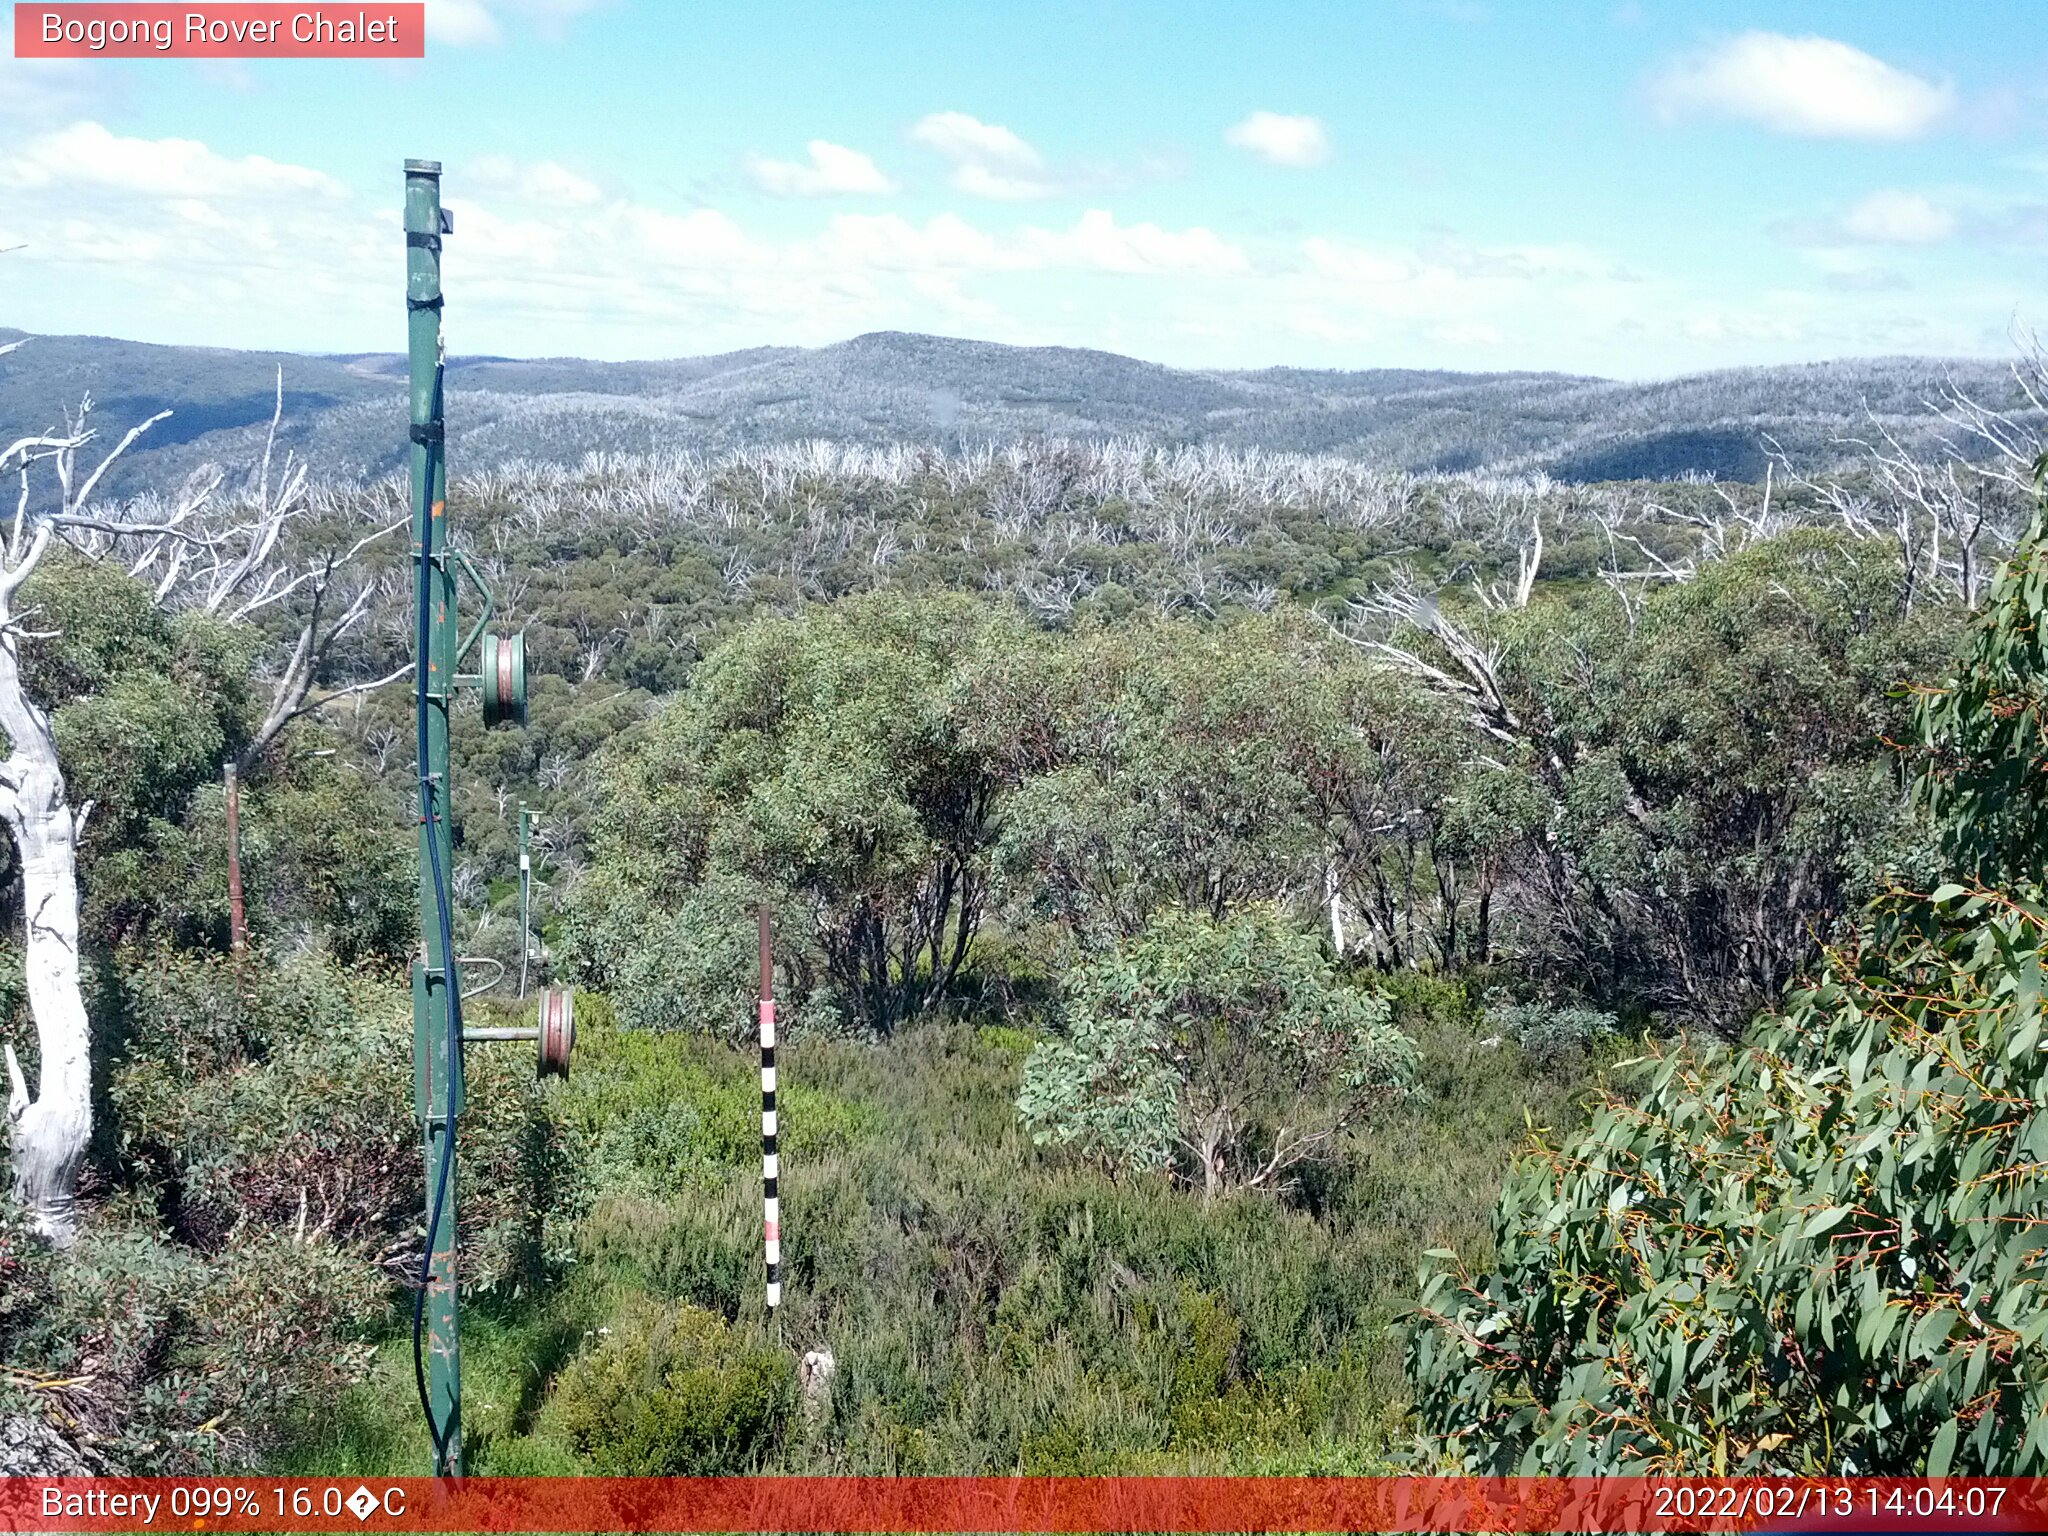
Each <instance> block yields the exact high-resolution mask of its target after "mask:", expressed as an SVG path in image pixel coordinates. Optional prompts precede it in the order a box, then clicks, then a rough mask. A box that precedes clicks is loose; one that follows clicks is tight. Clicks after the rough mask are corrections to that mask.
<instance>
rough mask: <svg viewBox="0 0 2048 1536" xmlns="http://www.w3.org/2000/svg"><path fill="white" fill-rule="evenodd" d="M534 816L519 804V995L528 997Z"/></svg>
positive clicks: (531, 934) (531, 939)
mask: <svg viewBox="0 0 2048 1536" xmlns="http://www.w3.org/2000/svg"><path fill="white" fill-rule="evenodd" d="M532 824H533V822H532V815H531V813H530V812H529V811H528V810H527V809H526V802H525V801H524V800H522V801H520V802H519V995H520V996H521V997H524V996H526V962H527V959H528V958H529V957H530V956H531V955H532V954H533V904H532V898H533V847H532V844H531V843H530V842H529V840H528V837H527V832H528V828H530V827H531V826H532Z"/></svg>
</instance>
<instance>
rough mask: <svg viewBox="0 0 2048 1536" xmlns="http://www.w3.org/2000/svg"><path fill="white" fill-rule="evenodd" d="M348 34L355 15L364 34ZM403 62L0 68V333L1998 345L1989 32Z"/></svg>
mask: <svg viewBox="0 0 2048 1536" xmlns="http://www.w3.org/2000/svg"><path fill="white" fill-rule="evenodd" d="M370 8H371V9H373V10H374V8H375V7H374V5H372V6H371V7H370ZM428 25H429V41H428V45H427V57H426V58H425V59H424V60H423V61H415V62H406V63H393V62H388V61H386V62H371V61H339V60H309V61H286V60H276V61H262V62H242V61H232V62H215V61H200V60H158V59H145V60H105V61H89V62H87V61H26V60H16V59H14V58H12V57H11V56H10V57H0V249H4V248H7V247H17V249H14V250H12V251H11V252H9V253H7V254H4V255H0V325H10V326H16V327H20V328H23V329H26V330H29V331H40V332H45V333H76V332H84V333H91V334H98V335H113V336H122V337H128V338H132V339H137V340H144V341H160V342H177V343H186V344H199V345H209V346H225V347H266V348H279V349H286V350H293V351H309V352H310V351H318V352H358V351H395V350H399V349H401V348H402V347H403V344H404V308H403V281H402V279H403V271H402V269H403V258H404V246H403V240H402V235H401V233H400V229H399V209H400V203H401V191H402V174H401V164H402V162H403V160H404V159H406V158H407V157H419V158H426V159H437V160H440V161H441V162H443V164H444V166H445V168H446V169H445V177H444V182H443V192H444V197H445V199H446V202H447V204H448V206H449V207H450V208H451V209H452V210H453V211H454V214H455V219H456V227H455V234H454V235H453V236H452V237H451V239H450V240H449V242H448V245H447V250H446V256H445V263H446V265H445V275H446V282H447V289H448V311H447V329H448V344H449V346H450V348H451V350H454V351H456V352H460V353H468V354H478V353H486V354H500V355H507V356H520V357H527V356H563V355H578V356H587V357H599V358H641V357H679V356H689V355H695V354H702V353H712V352H723V351H730V350H734V349H738V348H744V347H753V346H764V345H801V346H816V345H822V344H826V343H830V342H833V341H838V340H843V339H845V338H847V337H850V336H855V335H858V334H861V333H862V332H866V331H874V330H910V331H929V332H936V333H940V334H945V335H955V336H969V337H975V338H979V339H983V340H989V341H999V342H1008V343H1017V344H1028V345H1057V346H1074V347H1099V348H1105V349H1108V350H1111V351H1116V352H1123V353H1128V354H1130V355H1133V356H1138V357H1143V358H1147V359H1151V360H1154V361H1158V362H1163V363H1169V364H1173V365H1176V366H1183V367H1212V368H1254V367H1266V366H1275V365H1284V366H1293V367H1314V368H1372V367H1434V368H1453V369H1474V370H1490V369H1560V370H1566V371H1570V372H1577V373H1593V374H1602V375H1607V376H1613V377H1622V378H1654V377H1663V376H1669V375H1673V374H1680V373H1689V372H1695V371H1699V370H1703V369H1711V368H1721V367H1731V366H1738V365H1747V364H1758V363H1779V362H1791V361H1806V360H1814V359H1821V358H1831V357H1850V356H1871V355H1880V354H1898V353H1915V354H1937V355H1941V354H1947V355H1975V356H1988V357H2002V356H2009V355H2011V354H2012V353H2013V352H2014V350H2015V339H2014V338H2015V331H2016V328H2017V329H2018V330H2019V331H2020V332H2022V333H2023V332H2025V331H2028V330H2031V329H2034V328H2037V327H2038V328H2042V329H2048V7H2044V6H2041V5H2039V4H2037V3H2033V0H2008V3H1986V0H1972V3H1969V4H1948V5H1932V4H1927V3H1925V0H1914V3H1876V0H1862V3H1842V4H1803V3H1790V0H1781V3H1776V4H1769V5H1763V4H1742V3H1726V0H1723V3H1716V4H1703V5H1678V4H1669V3H1661V0H1598V3H1586V4H1580V3H1574V0H1332V3H1311V0H1241V3H1235V4H1222V3H1215V0H1170V3H1151V0H1143V3H1141V0H954V3H946V4H941V3H935V0H840V3H838V4H831V5H825V4H796V3H776V0H751V3H727V0H429V5H428Z"/></svg>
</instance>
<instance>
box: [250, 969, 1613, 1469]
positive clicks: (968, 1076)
mask: <svg viewBox="0 0 2048 1536" xmlns="http://www.w3.org/2000/svg"><path fill="white" fill-rule="evenodd" d="M600 1001H601V1000H598V999H588V1000H586V1003H585V1004H584V1005H582V1006H579V1026H580V1033H581V1038H580V1039H579V1042H578V1061H577V1069H576V1075H575V1076H574V1078H572V1080H571V1082H570V1083H569V1084H567V1085H564V1086H563V1087H562V1088H560V1089H557V1090H556V1096H555V1098H554V1101H553V1102H554V1106H555V1112H556V1114H557V1116H558V1118H559V1119H560V1121H561V1122H562V1124H563V1126H564V1128H565V1131H566V1132H567V1134H568V1139H569V1142H570V1144H571V1146H572V1147H573V1148H574V1149H575V1158H574V1163H575V1166H576V1168H577V1170H578V1174H577V1177H576V1179H575V1180H574V1184H573V1187H572V1188H571V1189H569V1190H568V1191H566V1193H565V1205H564V1209H563V1210H562V1211H561V1212H560V1213H559V1214H558V1216H557V1218H556V1220H555V1222H554V1232H553V1246H554V1247H555V1248H556V1249H557V1254H556V1259H555V1262H554V1264H553V1267H552V1276H551V1279H550V1282H549V1283H548V1284H547V1285H546V1286H544V1287H540V1288H537V1289H536V1290H535V1291H533V1292H530V1293H528V1294H525V1295H521V1296H504V1297H495V1298H485V1299H481V1300H475V1301H472V1302H470V1303H469V1304H468V1305H467V1306H466V1307H465V1310H464V1319H463V1378H464V1409H465V1426H466V1431H467V1436H468V1443H469V1447H470V1451H471V1465H472V1469H473V1470H474V1471H476V1472H479V1473H482V1474H499V1475H504V1474H514V1473H553V1472H574V1471H579V1470H588V1469H589V1464H588V1462H587V1461H585V1460H581V1459H579V1457H578V1454H577V1452H576V1450H575V1449H574V1448H573V1447H572V1445H571V1444H570V1441H569V1439H568V1438H567V1436H566V1435H565V1434H564V1432H563V1429H562V1424H563V1422H564V1421H565V1420H566V1419H568V1418H570V1417H572V1415H570V1414H569V1413H568V1412H567V1410H566V1408H565V1406H564V1405H563V1404H562V1403H560V1402H557V1401H555V1398H554V1394H556V1393H557V1392H558V1391H559V1390H560V1384H561V1383H562V1381H563V1380H564V1377H563V1374H562V1373H563V1369H564V1367H565V1366H566V1365H567V1364H568V1363H569V1362H570V1361H572V1360H573V1359H575V1358H576V1357H577V1356H578V1355H579V1354H582V1353H585V1352H587V1351H589V1350H590V1349H592V1348H594V1347H596V1346H597V1345H599V1344H601V1343H602V1342H603V1341H604V1340H605V1339H606V1338H608V1337H609V1333H608V1330H609V1329H610V1328H611V1326H612V1325H613V1324H614V1323H616V1322H619V1321H620V1320H621V1319H622V1318H624V1317H626V1316H628V1315H629V1314H631V1315H633V1316H641V1315H643V1314H644V1312H645V1309H646V1306H647V1304H648V1303H649V1302H650V1301H651V1302H652V1303H654V1304H656V1305H657V1306H658V1307H660V1308H666V1309H669V1310H670V1312H671V1313H676V1314H677V1315H680V1314H679V1311H678V1309H687V1308H692V1307H695V1308H703V1309H705V1310H706V1311H707V1312H709V1313H711V1314H715V1315H716V1317H717V1318H720V1319H723V1320H725V1321H724V1323H723V1324H722V1325H720V1326H721V1327H722V1328H723V1329H725V1330H727V1331H728V1332H729V1337H730V1339H731V1341H732V1344H731V1347H732V1349H733V1351H735V1352H736V1357H737V1356H741V1355H744V1354H745V1353H746V1351H748V1350H756V1349H758V1350H777V1351H782V1352H785V1353H786V1354H787V1355H789V1356H790V1357H794V1356H796V1355H800V1354H801V1353H802V1352H803V1351H805V1350H807V1349H811V1348H826V1349H829V1350H831V1351H832V1353H833V1354H834V1356H835V1357H836V1361H837V1367H838V1369H837V1374H836V1376H835V1379H834V1382H833V1391H832V1394H831V1399H830V1403H829V1406H828V1407H827V1408H826V1409H825V1410H824V1411H823V1412H821V1413H819V1414H817V1415H816V1416H811V1415H806V1414H804V1413H802V1412H800V1411H796V1410H794V1409H793V1408H792V1409H791V1410H790V1411H789V1412H787V1414H786V1415H785V1416H784V1418H783V1419H782V1421H781V1422H779V1424H778V1425H777V1427H776V1428H775V1431H774V1433H773V1434H772V1435H770V1436H769V1437H767V1438H766V1439H765V1440H764V1441H762V1442H761V1443H762V1444H763V1445H765V1446H766V1449H765V1450H762V1451H760V1452H759V1453H758V1457H757V1460H758V1464H759V1465H761V1466H762V1467H763V1468H764V1469H765V1470H772V1471H786V1472H852V1473H1003V1472H1011V1471H1019V1470H1021V1471H1025V1472H1034V1473H1106V1472H1241V1473H1281V1472H1345V1471H1350V1472H1367V1471H1374V1470H1384V1469H1385V1468H1386V1467H1387V1466H1389V1465H1390V1463H1391V1459H1392V1458H1393V1457H1394V1456H1396V1455H1397V1454H1398V1453H1399V1452H1400V1450H1401V1449H1402V1447H1403V1444H1404V1441H1405V1437H1406V1428H1405V1423H1406V1395H1405V1383H1404V1380H1403V1377H1402V1372H1401V1365H1400V1353H1399V1347H1398V1344H1397V1342H1396V1341H1394V1340H1393V1339H1391V1338H1390V1337H1389V1335H1388V1329H1389V1325H1391V1324H1392V1323H1393V1322H1394V1321H1395V1319H1396V1318H1397V1317H1398V1316H1399V1315H1400V1313H1401V1312H1402V1311H1403V1309H1404V1308H1405V1307H1406V1306H1407V1305H1409V1303H1410V1301H1411V1299H1412V1297H1413V1294H1414V1287H1415V1274H1416V1269H1417V1265H1418V1263H1419V1258H1420V1254H1421V1252H1422V1250H1423V1249H1426V1248H1440V1247H1448V1248H1455V1249H1457V1250H1458V1251H1459V1252H1460V1253H1461V1254H1463V1255H1465V1256H1466V1257H1467V1258H1468V1259H1470V1260H1473V1261H1475V1262H1478V1263H1484V1262H1485V1261H1486V1259H1487V1258H1488V1257H1489V1256H1490V1252H1491V1233H1490V1226H1489V1224H1490V1215H1491V1210H1492V1206H1493V1202H1494V1198H1495V1195H1496V1193H1497V1191H1498V1189H1499V1187H1500V1182H1501V1177H1502V1174H1503V1173H1504V1172H1505V1171H1506V1169H1507V1168H1508V1166H1509V1164H1510V1162H1511V1160H1512V1159H1513V1158H1514V1157H1515V1156H1516V1154H1517V1153H1518V1152H1519V1151H1521V1150H1523V1149H1524V1148H1526V1147H1527V1146H1528V1144H1529V1141H1530V1136H1531V1131H1532V1128H1548V1129H1549V1130H1550V1131H1551V1132H1552V1133H1553V1134H1559V1133H1562V1132H1564V1131H1566V1130H1569V1129H1570V1128H1571V1127H1573V1126H1575V1125H1576V1124H1578V1123H1580V1122H1581V1121H1582V1119H1583V1118H1584V1112H1585V1106H1586V1103H1587V1101H1588V1099H1589V1097H1590V1093H1591V1090H1592V1087H1593V1082H1594V1072H1593V1068H1594V1067H1595V1066H1597V1063H1588V1064H1586V1067H1585V1070H1583V1071H1581V1072H1579V1073H1577V1074H1576V1075H1575V1076H1572V1077H1570V1078H1560V1077H1556V1076H1549V1075H1545V1074H1544V1073H1542V1072H1540V1071H1538V1070H1536V1068H1535V1067H1534V1065H1533V1064H1532V1063H1530V1062H1529V1061H1528V1060H1527V1059H1525V1058H1524V1057H1523V1056H1522V1054H1521V1052H1520V1051H1519V1050H1518V1049H1517V1048H1516V1047H1515V1046H1514V1045H1513V1044H1512V1043H1508V1044H1501V1045H1487V1044H1483V1043H1482V1042H1481V1041H1480V1039H1479V1036H1480V1035H1481V1034H1482V1033H1484V1030H1483V1027H1482V1026H1481V1025H1480V1024H1479V1023H1478V1020H1477V1018H1476V1016H1475V1015H1474V1013H1473V1011H1472V1010H1471V1009H1470V1008H1469V1007H1468V1006H1466V1005H1465V1003H1464V1001H1463V998H1462V994H1461V993H1460V992H1458V991H1457V989H1455V988H1453V987H1449V986H1446V985H1443V984H1437V983H1427V982H1417V983H1412V984H1408V985H1405V986H1403V987H1402V988H1401V989H1400V995H1399V997H1398V999H1397V1005H1398V1009H1397V1017H1398V1019H1399V1020H1400V1022H1401V1024H1402V1026H1403V1027H1404V1028H1405V1029H1407V1030H1408V1032H1409V1033H1410V1034H1411V1035H1412V1036H1413V1037H1414V1038H1415V1040H1416V1042H1417V1045H1418V1047H1419V1048H1420V1052H1421V1056H1422V1062H1423V1073H1422V1079H1421V1084H1420V1088H1419V1091H1418V1092H1417V1093H1416V1094H1415V1095H1414V1096H1413V1097H1412V1098H1410V1099H1409V1100H1408V1101H1407V1102H1405V1103H1403V1104H1400V1105H1398V1106H1395V1107H1393V1108H1391V1109H1388V1110H1386V1111H1383V1112H1382V1113H1381V1114H1379V1115H1378V1116H1377V1117H1376V1118H1375V1119H1374V1120H1373V1122H1372V1123H1371V1124H1370V1125H1369V1126H1367V1127H1364V1128H1363V1129H1362V1130H1361V1131H1360V1132H1359V1133H1357V1134H1355V1135H1354V1136H1353V1137H1352V1138H1351V1140H1350V1142H1349V1144H1348V1145H1347V1146H1346V1147H1345V1148H1344V1150H1343V1154H1342V1156H1341V1158H1339V1159H1338V1160H1337V1162H1336V1163H1335V1164H1334V1165H1333V1166H1332V1167H1330V1168H1329V1169H1327V1170H1325V1171H1323V1172H1322V1173H1321V1174H1320V1175H1319V1176H1318V1177H1317V1178H1316V1179H1315V1180H1314V1181H1312V1182H1311V1183H1309V1184H1306V1185H1305V1186H1304V1187H1303V1188H1302V1189H1300V1190H1299V1191H1297V1192H1296V1194H1295V1196H1294V1197H1293V1198H1292V1199H1291V1200H1288V1201H1282V1200H1280V1199H1277V1198H1275V1197H1273V1196H1270V1195H1258V1194H1253V1195H1240V1196H1235V1197H1230V1198H1226V1199H1224V1200H1222V1201H1220V1202H1219V1203H1218V1204H1217V1205H1215V1206H1214V1207H1212V1208H1211V1209H1209V1210H1207V1211H1204V1210H1203V1209H1202V1207H1201V1204H1200V1202H1199V1200H1198V1199H1197V1198H1196V1197H1195V1196H1193V1195H1191V1194H1187V1193H1183V1192H1179V1191H1174V1190H1170V1189H1168V1188H1166V1187H1165V1186H1164V1185H1163V1184H1161V1183H1159V1182H1157V1181H1156V1180H1153V1179H1150V1178H1147V1179H1140V1180H1131V1179H1124V1180H1121V1181H1119V1180H1116V1179H1112V1178H1110V1177H1108V1176H1107V1175H1105V1174H1103V1173H1101V1172H1098V1171H1095V1170H1092V1169H1087V1168H1081V1167H1076V1166H1073V1165H1072V1164H1070V1163H1068V1162H1065V1161H1063V1160H1061V1159H1059V1158H1057V1157H1054V1156H1052V1155H1050V1154H1048V1153H1046V1152H1045V1151H1043V1150H1041V1149H1039V1148H1036V1147H1034V1146H1033V1145H1032V1144H1031V1143H1030V1140H1029V1138H1028V1137H1027V1136H1025V1135H1024V1134H1023V1133H1022V1131H1021V1130H1020V1129H1019V1127H1018V1125H1017V1121H1016V1114H1015V1109H1014V1103H1013V1100H1014V1095H1015V1092H1016V1083H1017V1074H1018V1071H1019V1069H1020V1066H1021V1063H1022V1060H1023V1057H1024V1054H1025V1053H1026V1051H1027V1050H1028V1047H1029V1039H1028V1037H1027V1036H1025V1035H1023V1034H1022V1033H1021V1032H1019V1031H1017V1030H1015V1029H1011V1028H994V1027H984V1028H982V1029H979V1030H977V1029H974V1028H972V1027H970V1026H969V1025H967V1024H964V1023H960V1022H940V1023H933V1024H929V1025H926V1026H923V1027H920V1028H917V1029H914V1030H910V1031H907V1032H905V1033H904V1034H902V1035H900V1036H899V1037H897V1038H895V1039H892V1040H889V1041H886V1042H883V1043H880V1044H873V1045H869V1044H859V1043H854V1042H846V1041H836V1040H799V1041H797V1042H794V1043H787V1044H785V1048H784V1051H783V1053H782V1066H783V1073H782V1077H783V1083H784V1092H783V1099H782V1103H783V1130H784V1135H783V1150H784V1166H783V1180H782V1192H783V1231H784V1266H785V1268H784V1273H785V1288H784V1305H783V1307H782V1309H781V1312H780V1315H779V1317H778V1318H777V1320H776V1322H775V1324H774V1325H773V1327H772V1330H771V1326H770V1325H769V1324H767V1323H766V1322H765V1321H764V1320H763V1318H762V1316H761V1283H762V1275H761V1252H760V1184H759V1162H758V1139H757V1138H758V1121H757V1120H756V1119H755V1114H756V1112H757V1110H758V1102H759V1101H758V1091H759V1090H758V1084H757V1081H756V1078H755V1073H754V1063H753V1059H752V1057H751V1055H750V1054H749V1053H746V1052H741V1051H734V1050H731V1049H729V1048H727V1047H724V1046H722V1045H719V1044H716V1043H714V1042H710V1041H706V1040H701V1039H696V1038H688V1037H682V1036H674V1035H670V1036H645V1035H631V1034H627V1033H625V1032H622V1031H619V1030H617V1029H615V1028H613V1027H611V1026H610V1024H609V1022H608V1020H607V1019H606V1018H605V1016H604V1013H605V1011H604V1010H603V1008H602V1007H601V1006H596V1005H597V1004H599V1003H600ZM693 1315H694V1314H693ZM406 1324H407V1329H406V1331H404V1332H400V1331H397V1330H394V1334H393V1336H392V1337H391V1338H389V1339H388V1340H386V1341H385V1342H384V1343H383V1345H382V1346H381V1347H380V1351H379V1354H378V1357H377V1361H376V1364H375V1367H374V1369H373V1370H372V1371H371V1372H370V1373H369V1374H368V1375H367V1376H366V1378H365V1379H364V1380H363V1381H362V1382H361V1383H359V1384H358V1385H357V1386H356V1387H355V1388H354V1389H353V1390H352V1391H351V1392H350V1393H349V1394H348V1395H347V1397H346V1398H345V1399H344V1401H343V1402H341V1403H340V1404H339V1405H338V1406H337V1409H336V1411H335V1412H333V1413H332V1414H331V1415H330V1416H328V1417H326V1418H325V1419H324V1420H323V1421H322V1423H321V1424H320V1426H319V1429H318V1431H317V1433H315V1434H312V1435H309V1436H308V1437H306V1438H305V1439H303V1440H302V1441H301V1442H300V1443H299V1444H298V1445H297V1446H296V1447H295V1448H294V1450H293V1451H292V1453H291V1456H290V1464H289V1466H288V1468H286V1470H291V1471H294V1472H301V1473H308V1474H314V1473H317V1474H328V1475H350V1474H355V1473H370V1472H380V1473H401V1472H407V1471H424V1470H426V1465H425V1458H426V1448H425V1438H424V1434H423V1432H422V1431H421V1429H420V1428H419V1426H418V1415H417V1406H416V1402H415V1399H414V1395H413V1385H412V1363H411V1341H410V1336H409V1314H408V1316H407V1318H406ZM727 1336H728V1334H727V1333H721V1334H720V1337H721V1339H723V1338H726V1337H727ZM649 1369H654V1367H653V1366H650V1367H649ZM584 1374H590V1373H584ZM578 1408H579V1413H578V1415H574V1417H576V1418H577V1421H578V1422H579V1423H587V1422H589V1421H590V1419H591V1417H592V1411H591V1409H590V1406H589V1405H588V1404H583V1405H578Z"/></svg>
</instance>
